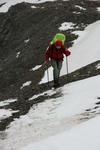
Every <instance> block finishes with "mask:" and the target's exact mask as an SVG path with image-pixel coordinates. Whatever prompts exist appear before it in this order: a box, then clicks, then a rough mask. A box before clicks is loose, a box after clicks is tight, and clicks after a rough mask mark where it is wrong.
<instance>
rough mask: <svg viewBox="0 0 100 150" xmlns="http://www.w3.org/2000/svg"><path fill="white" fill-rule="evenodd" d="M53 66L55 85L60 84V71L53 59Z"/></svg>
mask: <svg viewBox="0 0 100 150" xmlns="http://www.w3.org/2000/svg"><path fill="white" fill-rule="evenodd" d="M51 65H52V67H53V78H54V84H55V85H57V84H58V77H59V70H58V66H57V62H56V61H55V60H53V59H51Z"/></svg>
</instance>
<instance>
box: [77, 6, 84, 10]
mask: <svg viewBox="0 0 100 150" xmlns="http://www.w3.org/2000/svg"><path fill="white" fill-rule="evenodd" d="M75 7H76V8H79V9H80V10H86V8H83V7H81V6H79V5H75Z"/></svg>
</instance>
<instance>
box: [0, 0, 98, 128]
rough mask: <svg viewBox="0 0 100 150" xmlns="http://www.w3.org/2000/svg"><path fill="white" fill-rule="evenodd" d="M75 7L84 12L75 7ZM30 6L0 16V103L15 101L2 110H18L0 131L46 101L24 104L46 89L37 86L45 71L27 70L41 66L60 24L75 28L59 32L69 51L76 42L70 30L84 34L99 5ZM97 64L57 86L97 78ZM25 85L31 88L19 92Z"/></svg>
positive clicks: (84, 1)
mask: <svg viewBox="0 0 100 150" xmlns="http://www.w3.org/2000/svg"><path fill="white" fill-rule="evenodd" d="M76 5H79V6H81V7H82V8H84V9H80V8H79V7H75V6H76ZM32 6H33V4H29V3H21V4H17V5H15V6H12V7H11V8H10V9H9V11H8V12H7V13H0V100H2V101H3V100H5V99H9V98H17V99H18V101H16V102H14V103H12V104H11V105H8V106H5V108H11V109H13V110H19V112H17V113H14V114H13V116H11V117H9V118H7V119H4V120H2V122H0V130H3V129H5V128H6V126H7V125H8V124H9V123H10V122H11V121H12V120H13V119H14V118H16V117H19V116H20V115H23V114H25V113H27V112H28V110H29V109H30V107H31V106H32V105H33V104H34V103H37V102H40V101H43V100H45V98H47V97H46V96H45V97H39V98H38V99H37V100H32V101H28V99H29V98H30V97H31V96H33V95H34V94H38V93H40V92H43V91H45V90H47V89H48V85H47V84H43V85H40V86H38V82H39V81H40V80H41V78H42V77H43V74H44V71H45V70H46V67H45V66H44V65H42V67H41V68H40V69H38V70H36V71H30V70H31V69H32V68H33V67H35V66H36V65H41V64H43V62H44V52H45V49H46V47H47V46H48V44H49V42H50V41H51V39H52V37H53V35H54V34H55V33H57V32H59V29H58V28H59V27H60V25H61V23H63V22H73V23H74V24H75V27H74V29H72V30H67V31H64V32H63V33H64V34H65V35H66V36H67V41H66V44H67V46H68V47H70V46H71V45H72V44H73V40H74V39H75V38H77V36H76V35H74V34H72V31H73V30H84V28H85V27H86V26H87V25H88V24H91V23H93V22H95V21H96V20H100V14H99V13H98V11H97V10H96V8H97V7H100V2H96V1H88V0H70V1H66V2H63V1H57V2H46V3H43V4H34V6H36V8H32ZM1 7H2V5H1ZM99 63H100V62H95V63H94V64H90V65H89V66H86V68H82V69H81V70H79V71H76V72H74V73H72V74H70V75H69V77H68V81H66V79H67V77H66V76H65V77H63V78H61V81H62V82H61V83H62V84H61V85H64V84H66V83H67V82H71V81H75V80H80V79H81V78H82V79H83V78H86V77H89V76H94V75H97V74H100V69H98V70H96V65H97V64H99ZM87 68H88V69H87ZM84 70H85V71H84ZM26 81H32V84H31V85H30V86H28V87H25V88H23V89H21V86H22V84H23V83H25V82H26ZM51 84H52V83H51Z"/></svg>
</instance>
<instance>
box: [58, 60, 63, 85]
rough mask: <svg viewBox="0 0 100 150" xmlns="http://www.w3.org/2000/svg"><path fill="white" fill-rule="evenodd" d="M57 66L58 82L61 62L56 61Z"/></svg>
mask: <svg viewBox="0 0 100 150" xmlns="http://www.w3.org/2000/svg"><path fill="white" fill-rule="evenodd" d="M57 68H58V83H59V76H60V71H61V68H62V62H58V63H57Z"/></svg>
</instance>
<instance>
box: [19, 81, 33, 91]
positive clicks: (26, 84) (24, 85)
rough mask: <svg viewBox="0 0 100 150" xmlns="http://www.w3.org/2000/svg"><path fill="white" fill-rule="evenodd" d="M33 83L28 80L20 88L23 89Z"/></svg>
mask: <svg viewBox="0 0 100 150" xmlns="http://www.w3.org/2000/svg"><path fill="white" fill-rule="evenodd" d="M31 83H32V81H27V82H25V83H23V85H22V86H21V88H20V89H23V88H24V87H26V86H29V85H30V84H31Z"/></svg>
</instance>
